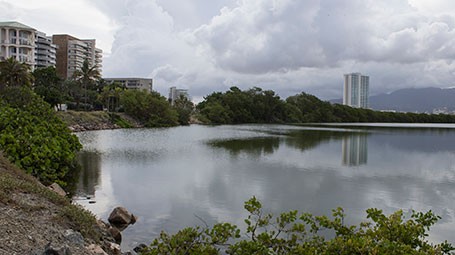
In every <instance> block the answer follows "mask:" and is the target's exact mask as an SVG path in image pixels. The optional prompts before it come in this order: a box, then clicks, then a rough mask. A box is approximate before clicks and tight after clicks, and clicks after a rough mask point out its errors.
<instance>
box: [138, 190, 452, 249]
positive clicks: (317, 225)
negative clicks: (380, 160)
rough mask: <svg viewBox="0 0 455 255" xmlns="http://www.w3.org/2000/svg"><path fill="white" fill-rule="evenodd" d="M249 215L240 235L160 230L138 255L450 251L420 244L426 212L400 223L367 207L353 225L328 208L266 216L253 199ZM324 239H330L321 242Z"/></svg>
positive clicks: (428, 220)
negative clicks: (321, 211)
mask: <svg viewBox="0 0 455 255" xmlns="http://www.w3.org/2000/svg"><path fill="white" fill-rule="evenodd" d="M244 208H245V209H246V210H247V211H248V213H249V215H248V217H247V218H246V219H245V223H246V232H245V233H244V234H243V235H241V230H240V229H239V228H238V227H237V226H235V225H233V224H230V223H217V224H215V225H214V226H213V227H211V228H209V227H206V228H201V227H189V228H185V229H183V230H180V231H179V232H177V233H176V234H174V235H169V234H167V233H165V232H161V234H160V236H159V237H158V238H156V239H155V240H154V241H153V242H152V244H151V245H150V246H149V247H146V248H145V249H143V250H141V254H145V255H155V254H156V255H158V254H169V255H170V254H176V255H179V254H182V255H183V254H188V255H192V254H210V255H211V254H224V253H226V254H235V255H243V254H244V255H246V254H258V255H269V254H270V255H272V254H283V255H284V254H286V255H287V254H296V255H297V254H299V255H300V254H303V255H305V254H309V255H310V254H311V255H313V254H403V255H404V254H411V255H412V254H415V255H417V254H418V255H425V254H451V251H453V250H455V249H454V247H453V246H452V245H451V244H449V243H447V242H443V243H440V244H432V243H429V242H428V241H427V240H426V237H427V236H428V234H427V231H429V229H430V227H431V226H432V225H434V224H435V223H436V222H437V220H438V219H440V217H438V216H436V215H434V214H433V213H432V212H431V211H429V212H427V213H422V212H412V214H411V216H410V217H409V218H408V219H406V217H405V216H404V213H403V211H401V210H400V211H397V212H395V213H393V214H391V215H389V216H387V215H385V214H384V213H383V212H382V211H381V210H378V209H368V210H367V219H369V220H370V221H368V222H363V223H360V224H359V225H358V226H349V225H346V224H345V223H344V218H345V214H344V211H343V209H341V208H337V209H335V210H333V213H332V217H327V216H314V215H312V214H309V213H301V214H299V213H298V211H296V210H295V211H289V212H284V213H281V214H280V215H279V216H276V217H275V216H274V215H272V214H267V213H265V212H264V211H263V209H262V204H261V203H260V202H259V201H258V200H257V199H256V198H255V197H253V198H251V199H250V200H248V201H246V202H245V205H244ZM327 235H330V236H333V237H332V238H326V236H327Z"/></svg>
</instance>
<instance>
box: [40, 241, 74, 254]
mask: <svg viewBox="0 0 455 255" xmlns="http://www.w3.org/2000/svg"><path fill="white" fill-rule="evenodd" d="M34 255H71V251H70V248H69V247H68V246H66V245H65V246H63V247H60V248H56V247H53V246H52V244H51V243H48V244H47V245H46V246H45V247H44V251H43V252H42V253H41V252H35V253H34Z"/></svg>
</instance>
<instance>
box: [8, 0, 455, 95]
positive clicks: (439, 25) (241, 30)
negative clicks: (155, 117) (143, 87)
mask: <svg viewBox="0 0 455 255" xmlns="http://www.w3.org/2000/svg"><path fill="white" fill-rule="evenodd" d="M0 19H2V20H11V19H16V20H18V21H19V22H23V23H25V24H27V25H30V26H32V27H36V28H37V29H39V30H42V31H44V32H46V33H48V34H52V33H69V34H73V35H75V36H77V37H81V38H85V37H87V38H96V39H97V44H98V45H99V46H101V47H102V48H103V50H104V51H105V52H107V53H110V54H107V55H106V58H105V59H104V63H103V65H104V70H103V73H104V74H105V76H111V77H112V76H117V77H119V76H144V77H152V78H154V79H155V82H154V87H155V88H156V89H157V90H158V91H159V92H161V93H162V94H166V93H167V90H168V88H169V87H170V86H182V87H185V88H189V90H190V93H191V94H192V95H193V96H194V97H199V98H201V97H202V96H204V95H207V94H209V93H211V92H213V91H219V90H226V89H228V88H229V87H230V86H233V85H236V86H239V87H240V88H245V89H246V88H249V87H252V86H260V87H263V88H264V89H273V90H275V91H276V92H277V93H278V94H280V95H281V96H283V97H285V96H289V95H292V94H296V93H299V92H301V91H307V92H310V93H313V94H316V95H317V96H319V97H322V98H324V99H330V98H334V97H340V96H341V87H342V75H343V73H347V72H353V71H360V72H363V73H365V74H368V75H370V77H371V78H370V79H371V91H372V93H380V92H388V91H391V90H395V89H399V88H404V87H426V86H442V87H446V86H450V85H453V82H452V81H453V80H454V78H455V65H454V64H453V61H452V60H453V59H454V58H455V3H453V1H450V0H435V1H426V0H384V1H374V0H346V1H333V0H308V1H298V0H280V1H278V0H273V1H266V0H219V1H210V2H207V1H203V0H193V1H191V2H189V1H185V2H182V1H178V0H147V1H145V0H97V1H88V0H79V1H69V0H61V1H60V4H56V3H55V1H50V0H45V1H32V0H7V1H5V0H4V1H0Z"/></svg>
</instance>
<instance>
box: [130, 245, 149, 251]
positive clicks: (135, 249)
mask: <svg viewBox="0 0 455 255" xmlns="http://www.w3.org/2000/svg"><path fill="white" fill-rule="evenodd" d="M144 249H147V245H145V244H143V243H141V244H139V245H138V246H136V247H134V249H133V251H135V252H141V251H142V250H144Z"/></svg>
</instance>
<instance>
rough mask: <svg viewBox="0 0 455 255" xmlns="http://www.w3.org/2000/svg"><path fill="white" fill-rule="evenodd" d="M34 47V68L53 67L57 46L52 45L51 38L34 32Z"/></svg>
mask: <svg viewBox="0 0 455 255" xmlns="http://www.w3.org/2000/svg"><path fill="white" fill-rule="evenodd" d="M35 45H36V47H35V68H41V67H49V66H55V65H56V52H57V45H55V44H53V43H52V37H51V36H46V34H45V33H43V32H40V31H36V33H35Z"/></svg>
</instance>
